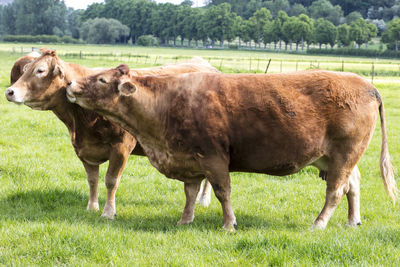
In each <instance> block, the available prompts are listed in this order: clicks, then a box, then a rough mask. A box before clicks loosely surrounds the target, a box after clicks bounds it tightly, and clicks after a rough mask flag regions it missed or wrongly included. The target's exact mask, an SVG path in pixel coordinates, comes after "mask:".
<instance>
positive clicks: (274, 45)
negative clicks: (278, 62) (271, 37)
mask: <svg viewBox="0 0 400 267" xmlns="http://www.w3.org/2000/svg"><path fill="white" fill-rule="evenodd" d="M274 51H276V42H274Z"/></svg>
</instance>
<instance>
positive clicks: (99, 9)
mask: <svg viewBox="0 0 400 267" xmlns="http://www.w3.org/2000/svg"><path fill="white" fill-rule="evenodd" d="M103 11H104V4H100V3H93V4H91V5H89V6H88V7H87V8H86V9H85V11H84V12H83V14H82V16H81V20H82V21H86V20H88V19H94V18H99V17H101V16H102V14H103Z"/></svg>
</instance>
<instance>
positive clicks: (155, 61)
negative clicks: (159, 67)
mask: <svg viewBox="0 0 400 267" xmlns="http://www.w3.org/2000/svg"><path fill="white" fill-rule="evenodd" d="M157 59H158V56H156V60H154V65H156V63H157Z"/></svg>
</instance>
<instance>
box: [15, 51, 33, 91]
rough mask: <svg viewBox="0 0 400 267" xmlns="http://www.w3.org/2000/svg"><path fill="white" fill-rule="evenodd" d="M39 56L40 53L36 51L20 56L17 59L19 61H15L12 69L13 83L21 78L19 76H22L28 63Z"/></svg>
mask: <svg viewBox="0 0 400 267" xmlns="http://www.w3.org/2000/svg"><path fill="white" fill-rule="evenodd" d="M38 57H40V54H39V53H38V52H35V51H34V52H31V53H29V54H27V55H25V56H23V57H20V58H19V59H17V61H15V63H14V66H13V67H12V69H11V75H10V76H11V77H10V81H11V85H13V84H14V83H15V82H16V81H17V80H18V79H19V77H21V76H22V74H23V73H24V67H25V66H26V65H27V64H29V63H31V62H33V61H34V60H35V59H36V58H38Z"/></svg>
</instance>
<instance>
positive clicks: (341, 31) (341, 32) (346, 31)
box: [337, 23, 350, 46]
mask: <svg viewBox="0 0 400 267" xmlns="http://www.w3.org/2000/svg"><path fill="white" fill-rule="evenodd" d="M337 30H338V36H337V39H338V42H339V44H340V45H341V46H348V45H350V27H349V25H347V24H346V23H345V24H342V25H340V26H339V27H338V29H337Z"/></svg>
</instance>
